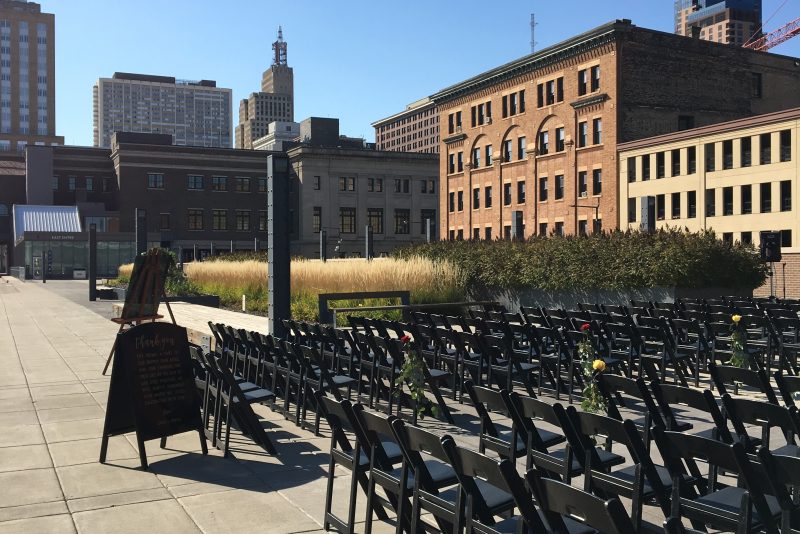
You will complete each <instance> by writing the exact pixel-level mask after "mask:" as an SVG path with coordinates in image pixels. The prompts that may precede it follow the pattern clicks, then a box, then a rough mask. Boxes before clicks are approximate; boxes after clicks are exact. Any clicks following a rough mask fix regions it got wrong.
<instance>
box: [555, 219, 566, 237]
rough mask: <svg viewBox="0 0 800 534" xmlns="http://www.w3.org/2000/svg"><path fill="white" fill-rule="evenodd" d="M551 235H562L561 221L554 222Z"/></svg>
mask: <svg viewBox="0 0 800 534" xmlns="http://www.w3.org/2000/svg"><path fill="white" fill-rule="evenodd" d="M553 233H554V234H555V235H564V223H563V222H562V221H557V222H556V224H555V229H554V231H553Z"/></svg>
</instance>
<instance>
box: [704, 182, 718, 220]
mask: <svg viewBox="0 0 800 534" xmlns="http://www.w3.org/2000/svg"><path fill="white" fill-rule="evenodd" d="M716 214H717V195H716V191H715V190H714V189H706V217H714V216H715V215H716Z"/></svg>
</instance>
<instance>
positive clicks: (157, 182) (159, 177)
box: [69, 172, 164, 190]
mask: <svg viewBox="0 0 800 534" xmlns="http://www.w3.org/2000/svg"><path fill="white" fill-rule="evenodd" d="M74 178H75V177H74V176H70V177H69V179H70V182H73V180H74ZM147 188H148V189H164V175H163V174H160V173H152V172H151V173H147ZM74 189H75V187H74V184H73V185H71V186H70V190H74Z"/></svg>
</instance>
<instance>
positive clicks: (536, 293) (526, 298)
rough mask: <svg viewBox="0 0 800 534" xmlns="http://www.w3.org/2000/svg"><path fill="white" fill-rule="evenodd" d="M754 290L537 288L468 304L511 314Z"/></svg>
mask: <svg viewBox="0 0 800 534" xmlns="http://www.w3.org/2000/svg"><path fill="white" fill-rule="evenodd" d="M752 294H753V292H752V290H746V289H731V288H721V287H709V288H680V287H677V288H676V287H651V288H639V289H620V290H614V289H598V290H593V289H589V290H584V289H579V288H576V289H573V290H564V291H545V290H542V289H536V288H526V289H514V290H508V289H494V288H483V289H475V290H473V291H472V292H470V294H469V296H468V299H469V300H496V301H497V302H499V303H501V304H503V305H504V306H505V307H506V308H508V309H509V310H519V309H520V306H541V307H544V308H563V309H566V310H569V309H575V308H576V307H577V303H579V302H589V303H595V302H596V303H601V304H630V301H631V300H651V301H659V302H675V299H677V298H715V297H719V296H722V295H725V296H730V295H738V296H743V297H749V296H752Z"/></svg>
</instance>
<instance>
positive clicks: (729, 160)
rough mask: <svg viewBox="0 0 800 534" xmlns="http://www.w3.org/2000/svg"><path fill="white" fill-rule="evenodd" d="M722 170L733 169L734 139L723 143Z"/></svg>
mask: <svg viewBox="0 0 800 534" xmlns="http://www.w3.org/2000/svg"><path fill="white" fill-rule="evenodd" d="M722 168H723V169H732V168H733V139H728V140H726V141H723V142H722Z"/></svg>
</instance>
